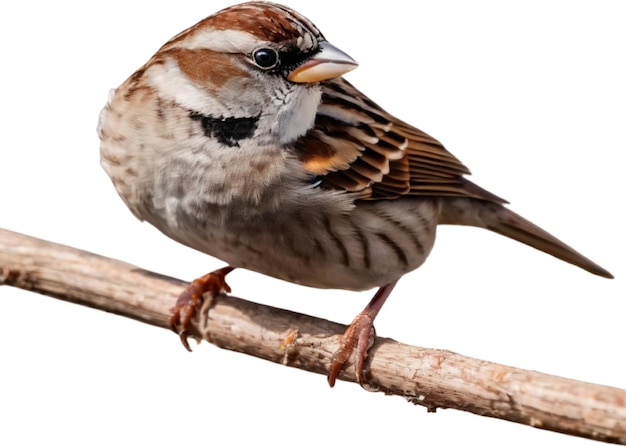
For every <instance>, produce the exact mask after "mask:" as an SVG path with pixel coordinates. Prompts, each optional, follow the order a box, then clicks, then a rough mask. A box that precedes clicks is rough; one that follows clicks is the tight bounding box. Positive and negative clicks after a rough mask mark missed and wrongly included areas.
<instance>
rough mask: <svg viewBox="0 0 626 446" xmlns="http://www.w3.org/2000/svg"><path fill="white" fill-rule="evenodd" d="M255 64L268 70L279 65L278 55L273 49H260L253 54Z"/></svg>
mask: <svg viewBox="0 0 626 446" xmlns="http://www.w3.org/2000/svg"><path fill="white" fill-rule="evenodd" d="M252 58H253V59H254V63H256V64H257V65H258V66H259V67H261V68H263V69H265V70H268V69H270V68H274V67H275V66H276V65H278V53H277V52H276V51H275V50H273V49H271V48H259V49H258V50H255V51H254V53H252Z"/></svg>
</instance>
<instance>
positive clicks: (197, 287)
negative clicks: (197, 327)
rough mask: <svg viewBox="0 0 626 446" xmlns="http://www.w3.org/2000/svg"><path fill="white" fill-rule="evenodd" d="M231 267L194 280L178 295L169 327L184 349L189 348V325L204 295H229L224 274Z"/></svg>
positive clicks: (230, 268) (228, 271)
mask: <svg viewBox="0 0 626 446" xmlns="http://www.w3.org/2000/svg"><path fill="white" fill-rule="evenodd" d="M234 269H235V268H233V267H232V266H226V267H224V268H220V269H218V270H215V271H213V272H210V273H208V274H205V275H204V276H202V277H199V278H198V279H196V280H194V281H193V282H191V283H190V284H189V286H188V287H187V288H185V290H184V291H183V292H182V293H180V295H179V296H178V300H177V301H176V306H175V307H174V308H172V317H171V318H170V326H171V327H172V330H174V332H176V333H178V335H179V336H180V340H181V342H182V343H183V345H184V346H185V348H186V349H187V350H189V351H191V348H190V347H189V341H188V339H189V336H190V335H189V332H188V331H189V325H190V323H191V319H192V318H193V317H194V315H195V314H196V312H197V311H198V310H199V309H200V308H201V307H202V303H203V302H204V297H203V296H204V294H206V293H209V294H211V296H217V295H218V294H221V293H230V287H229V286H228V284H227V283H226V280H225V278H226V274H228V273H230V272H231V271H232V270H234Z"/></svg>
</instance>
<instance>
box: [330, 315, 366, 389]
mask: <svg viewBox="0 0 626 446" xmlns="http://www.w3.org/2000/svg"><path fill="white" fill-rule="evenodd" d="M375 339H376V330H375V329H374V318H373V317H372V315H371V314H370V313H369V312H368V311H367V310H366V311H362V312H361V313H359V314H358V315H357V317H355V318H354V320H353V321H352V323H351V324H350V326H349V327H348V329H347V330H346V332H345V333H344V334H343V336H341V341H340V343H339V348H338V349H337V350H336V351H335V353H333V356H332V362H331V366H330V373H329V374H328V384H329V385H330V387H333V386H334V385H335V380H336V379H337V376H338V375H339V372H341V370H342V369H343V368H344V367H345V366H346V363H347V362H348V361H349V360H350V358H352V357H354V372H355V374H356V380H357V382H358V383H359V384H361V386H364V387H367V385H368V384H369V379H368V378H367V377H366V372H365V360H366V359H367V352H368V351H369V349H370V348H371V347H372V345H374V340H375Z"/></svg>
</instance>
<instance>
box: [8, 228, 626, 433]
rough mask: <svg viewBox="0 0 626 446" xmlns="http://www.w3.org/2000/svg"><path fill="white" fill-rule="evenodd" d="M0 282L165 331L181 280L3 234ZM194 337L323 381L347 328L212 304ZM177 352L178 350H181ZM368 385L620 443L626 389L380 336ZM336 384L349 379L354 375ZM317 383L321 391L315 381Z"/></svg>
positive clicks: (426, 402)
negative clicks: (492, 361)
mask: <svg viewBox="0 0 626 446" xmlns="http://www.w3.org/2000/svg"><path fill="white" fill-rule="evenodd" d="M0 284H5V285H11V286H16V287H19V288H23V289H26V290H30V291H34V292H38V293H42V294H45V295H48V296H52V297H56V298H59V299H62V300H66V301H69V302H73V303H78V304H81V305H86V306H89V307H93V308H97V309H100V310H104V311H108V312H112V313H117V314H120V315H123V316H126V317H130V318H133V319H136V320H138V321H142V322H145V323H147V324H151V325H155V326H158V327H162V328H168V319H169V314H170V313H169V310H170V308H171V307H172V306H173V303H174V302H175V299H176V296H178V294H180V292H181V291H182V290H183V288H184V287H185V286H186V285H187V284H186V283H185V282H182V281H180V280H176V279H172V278H169V277H165V276H161V275H158V274H155V273H151V272H149V271H145V270H142V269H140V268H138V267H135V266H133V265H129V264H127V263H123V262H120V261H117V260H113V259H108V258H105V257H101V256H98V255H96V254H91V253H88V252H85V251H80V250H77V249H73V248H69V247H66V246H61V245H58V244H54V243H50V242H46V241H42V240H39V239H35V238H32V237H28V236H25V235H21V234H17V233H14V232H11V231H6V230H2V229H0ZM203 314H204V316H201V317H200V318H199V319H200V320H198V321H196V324H195V328H196V329H197V330H198V331H197V333H196V334H197V335H198V336H200V337H202V338H203V339H205V340H208V341H209V342H212V343H213V344H215V345H217V346H219V347H222V348H226V349H229V350H234V351H239V352H243V353H247V354H249V355H254V356H257V357H259V358H263V359H267V360H270V361H274V362H278V363H282V364H284V365H288V366H291V367H298V368H301V369H304V370H308V371H312V372H316V373H321V374H326V373H327V372H328V367H329V364H330V358H331V355H332V353H333V352H334V351H335V349H336V348H337V336H336V335H338V334H341V333H343V332H344V330H345V328H346V327H345V326H343V325H339V324H336V323H333V322H329V321H325V320H320V319H316V318H313V317H310V316H305V315H302V314H297V313H293V312H290V311H285V310H280V309H277V308H272V307H267V306H264V305H259V304H254V303H251V302H247V301H245V300H242V299H238V298H236V297H233V296H217V297H216V298H214V299H212V300H211V306H210V310H209V311H208V315H207V313H206V312H204V313H203ZM181 348H182V347H181ZM370 357H371V361H370V370H371V376H372V383H373V384H375V385H376V386H377V387H378V390H380V391H383V392H385V393H388V394H395V395H400V396H403V397H405V398H407V399H409V400H410V401H412V402H413V403H415V404H419V405H422V406H426V407H427V408H428V410H429V411H434V410H435V409H437V408H439V407H441V408H454V409H459V410H465V411H468V412H473V413H475V414H479V415H484V416H489V417H495V418H501V419H505V420H509V421H514V422H517V423H522V424H527V425H530V426H534V427H538V428H541V429H547V430H552V431H556V432H562V433H566V434H570V435H576V436H579V437H585V438H591V439H595V440H600V441H605V442H607V443H618V444H624V443H626V390H622V389H617V388H614V387H607V386H602V385H597V384H589V383H584V382H580V381H574V380H571V379H566V378H560V377H556V376H551V375H546V374H543V373H538V372H534V371H528V370H522V369H516V368H513V367H508V366H504V365H499V364H495V363H491V362H487V361H481V360H478V359H473V358H468V357H465V356H462V355H459V354H456V353H452V352H449V351H445V350H433V349H426V348H421V347H413V346H409V345H405V344H400V343H398V342H395V341H393V340H391V339H387V338H378V339H377V340H376V343H375V345H374V347H373V348H372V350H371V354H370ZM340 377H341V379H344V380H348V381H354V374H353V370H352V369H351V368H349V369H348V370H346V371H344V372H343V373H342V374H341V376H340ZM320 385H323V384H322V383H320Z"/></svg>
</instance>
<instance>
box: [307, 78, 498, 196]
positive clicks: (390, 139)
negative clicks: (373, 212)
mask: <svg viewBox="0 0 626 446" xmlns="http://www.w3.org/2000/svg"><path fill="white" fill-rule="evenodd" d="M296 148H297V150H298V151H299V153H300V156H301V159H302V161H303V162H304V164H305V166H306V167H307V169H308V170H309V171H310V172H311V173H312V174H314V175H321V176H323V180H322V186H323V187H328V188H333V189H343V190H346V191H349V192H359V193H361V195H362V198H363V199H394V198H398V197H400V196H402V195H438V196H470V197H474V198H479V199H483V200H487V201H493V202H497V203H505V201H504V200H502V199H501V198H499V197H497V196H495V195H493V194H492V193H490V192H488V191H486V190H484V189H482V188H480V187H479V186H476V185H475V184H473V183H471V182H470V181H468V180H467V179H465V178H463V175H467V174H469V173H470V172H469V170H468V169H467V167H465V166H464V165H463V164H462V163H461V162H460V161H459V160H458V159H457V158H456V157H455V156H454V155H452V154H451V153H450V152H448V151H447V150H446V149H445V148H444V147H443V145H442V144H441V143H440V142H439V141H437V140H436V139H434V138H432V137H431V136H429V135H427V134H426V133H424V132H422V131H421V130H418V129H416V128H414V127H412V126H410V125H408V124H406V123H405V122H402V121H400V120H398V119H396V118H394V117H393V116H391V115H389V114H388V113H387V112H385V111H384V110H383V109H381V108H380V107H379V106H378V105H376V104H375V103H374V102H372V101H371V100H370V99H368V98H367V97H366V96H364V95H363V94H362V93H361V92H359V91H358V90H357V89H355V88H354V87H353V86H352V85H350V84H349V83H348V82H346V81H345V80H343V79H335V80H333V81H330V82H327V83H324V84H323V96H322V104H321V106H320V109H319V112H318V115H317V118H316V122H315V127H314V128H313V129H311V130H310V131H309V132H308V133H307V134H306V135H305V136H304V137H303V138H302V139H301V140H299V141H298V142H297V143H296Z"/></svg>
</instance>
